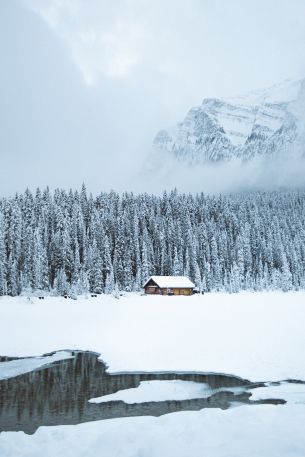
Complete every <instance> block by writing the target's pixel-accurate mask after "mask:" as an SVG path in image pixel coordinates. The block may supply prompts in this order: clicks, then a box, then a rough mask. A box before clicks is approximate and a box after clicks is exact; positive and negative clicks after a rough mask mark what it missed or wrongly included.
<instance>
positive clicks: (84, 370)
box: [0, 352, 285, 434]
mask: <svg viewBox="0 0 305 457" xmlns="http://www.w3.org/2000/svg"><path fill="white" fill-rule="evenodd" d="M74 355H75V357H74V358H73V359H66V360H61V361H59V362H56V363H53V364H51V365H50V366H48V367H43V368H41V369H38V370H36V371H32V372H31V373H26V374H23V375H20V376H17V377H15V378H10V379H6V380H2V381H0V431H19V430H22V431H24V432H25V433H29V434H32V433H34V432H35V431H36V430H37V428H38V427H39V426H42V425H45V426H46V425H64V424H79V423H81V422H88V421H94V420H102V419H110V418H116V417H128V416H143V415H150V416H160V415H162V414H166V413H170V412H175V411H185V410H200V409H202V408H216V407H217V408H222V409H226V408H229V407H230V405H231V404H232V402H233V401H234V402H236V401H238V402H242V403H269V402H272V403H285V402H284V401H282V400H272V401H270V400H264V401H259V402H251V401H250V400H249V397H250V396H251V394H250V393H248V392H246V389H249V388H253V387H254V385H253V384H251V383H250V382H249V381H247V380H244V379H242V378H239V377H235V376H228V375H222V374H215V373H213V374H209V373H174V372H160V373H119V374H115V375H111V374H109V373H108V372H107V367H106V365H105V364H104V363H103V362H101V361H99V360H98V354H95V353H92V352H76V353H75V354H74ZM4 359H5V358H2V361H4ZM6 360H7V359H6ZM176 379H179V380H184V381H193V382H200V383H207V384H208V385H209V386H210V387H211V389H219V388H224V387H226V388H227V387H244V388H245V391H244V392H242V393H240V394H234V392H230V391H219V392H217V393H214V394H211V396H210V397H208V398H199V399H192V400H179V401H177V400H175V401H174V400H167V401H160V402H145V403H137V404H125V403H124V402H122V401H110V402H106V403H99V404H95V403H89V402H88V400H89V399H90V398H94V397H100V396H102V395H108V394H111V393H115V392H117V391H118V390H123V389H129V388H132V387H137V386H139V384H140V382H141V381H149V380H176ZM263 385H264V384H261V386H263ZM255 386H256V387H258V386H259V385H258V384H256V385H255Z"/></svg>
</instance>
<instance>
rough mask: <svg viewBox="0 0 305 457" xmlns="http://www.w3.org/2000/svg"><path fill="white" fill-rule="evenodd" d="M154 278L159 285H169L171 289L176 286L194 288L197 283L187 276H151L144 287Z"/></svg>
mask: <svg viewBox="0 0 305 457" xmlns="http://www.w3.org/2000/svg"><path fill="white" fill-rule="evenodd" d="M151 279H152V280H153V281H154V282H155V283H156V284H157V286H159V287H161V288H163V287H168V288H169V289H174V288H175V287H177V288H194V287H195V284H193V283H192V281H190V280H189V278H187V277H186V276H151V277H150V278H149V279H148V280H147V281H146V282H145V284H144V286H143V287H145V286H146V284H147V283H148V282H149V281H150V280H151Z"/></svg>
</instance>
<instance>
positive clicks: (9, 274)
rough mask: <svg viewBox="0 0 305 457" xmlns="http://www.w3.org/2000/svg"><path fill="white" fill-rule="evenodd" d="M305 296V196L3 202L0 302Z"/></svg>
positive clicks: (58, 195)
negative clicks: (145, 292)
mask: <svg viewBox="0 0 305 457" xmlns="http://www.w3.org/2000/svg"><path fill="white" fill-rule="evenodd" d="M150 275H186V276H188V277H189V278H190V279H191V280H193V282H194V283H195V284H196V287H197V288H198V290H200V291H203V290H204V291H228V292H238V291H240V290H269V289H274V290H276V289H281V290H284V291H288V290H299V289H304V288H305V192H304V191H291V192H254V193H243V194H234V195H219V196H211V195H204V194H196V195H192V194H179V193H178V192H177V191H172V192H168V193H167V192H164V194H163V195H162V196H155V195H148V194H146V193H144V194H137V195H135V194H133V193H124V194H118V193H116V192H113V191H112V192H108V193H101V194H100V195H98V196H96V197H93V196H92V195H91V194H90V195H88V193H87V191H86V187H85V186H83V187H82V189H81V190H80V191H72V190H70V191H69V192H67V191H65V190H61V189H56V190H55V191H54V192H53V193H51V192H50V190H49V189H48V188H47V189H45V190H43V191H41V190H40V189H37V191H36V192H35V193H32V192H31V191H30V190H26V191H25V192H24V193H23V194H16V195H15V196H14V197H11V198H2V199H0V295H6V294H8V295H12V296H15V295H19V294H21V293H26V294H28V293H33V292H39V291H43V292H44V293H46V292H49V293H53V294H59V295H64V294H70V295H72V296H77V295H79V294H84V293H87V292H92V293H112V292H113V291H115V290H117V291H118V290H125V291H138V290H141V288H142V285H143V283H144V282H145V280H146V279H147V278H148V277H149V276H150Z"/></svg>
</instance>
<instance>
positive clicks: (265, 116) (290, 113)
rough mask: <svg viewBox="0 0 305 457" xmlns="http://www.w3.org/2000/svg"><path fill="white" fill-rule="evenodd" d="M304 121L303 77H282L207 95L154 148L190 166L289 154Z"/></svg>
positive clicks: (161, 135) (161, 133)
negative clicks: (254, 87) (230, 93)
mask: <svg viewBox="0 0 305 457" xmlns="http://www.w3.org/2000/svg"><path fill="white" fill-rule="evenodd" d="M304 124H305V79H301V80H293V81H284V82H283V83H279V84H276V85H274V86H272V87H269V88H267V89H261V90H258V91H253V92H248V93H246V94H243V95H241V96H237V97H227V98H206V99H204V100H203V101H202V103H201V105H200V106H198V107H194V108H191V109H190V110H189V112H188V113H187V115H186V117H185V119H184V120H183V121H182V122H180V123H179V124H177V125H176V126H175V127H174V128H172V129H167V130H160V131H159V132H158V133H157V135H156V137H155V139H154V143H153V144H154V150H155V151H156V152H158V153H160V152H161V153H167V154H168V155H170V156H171V157H173V158H175V159H177V160H178V161H182V162H187V163H188V164H191V165H197V164H204V163H206V162H218V161H228V160H232V159H241V160H245V161H248V160H251V159H253V158H255V157H258V156H264V155H267V156H273V155H278V154H281V153H286V154H287V153H288V154H289V153H291V151H292V150H295V149H297V148H299V147H300V145H301V138H303V135H304V130H305V128H304Z"/></svg>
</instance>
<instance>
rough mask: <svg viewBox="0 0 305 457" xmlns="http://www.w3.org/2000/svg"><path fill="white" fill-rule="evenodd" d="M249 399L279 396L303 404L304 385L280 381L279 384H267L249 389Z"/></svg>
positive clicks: (290, 401) (304, 398) (304, 402)
mask: <svg viewBox="0 0 305 457" xmlns="http://www.w3.org/2000/svg"><path fill="white" fill-rule="evenodd" d="M250 392H251V393H252V397H251V398H250V400H265V399H267V398H281V399H283V400H286V401H287V402H288V403H294V404H303V405H305V385H304V384H298V383H287V382H282V383H281V384H280V385H278V386H276V385H269V386H267V387H259V388H257V389H253V390H250Z"/></svg>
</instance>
